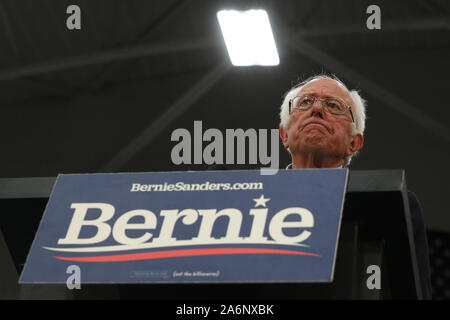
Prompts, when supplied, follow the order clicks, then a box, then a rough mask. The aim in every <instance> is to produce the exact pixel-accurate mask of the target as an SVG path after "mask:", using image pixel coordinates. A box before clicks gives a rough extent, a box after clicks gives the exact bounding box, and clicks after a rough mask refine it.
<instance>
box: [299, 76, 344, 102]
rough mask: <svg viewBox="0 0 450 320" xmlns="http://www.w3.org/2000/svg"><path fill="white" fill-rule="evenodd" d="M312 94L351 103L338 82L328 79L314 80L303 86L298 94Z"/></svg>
mask: <svg viewBox="0 0 450 320" xmlns="http://www.w3.org/2000/svg"><path fill="white" fill-rule="evenodd" d="M305 93H313V94H316V95H318V96H331V97H338V98H341V99H344V100H345V101H346V102H348V103H350V102H352V99H351V97H350V94H349V92H348V91H347V89H346V88H345V87H344V86H343V85H342V84H341V83H339V82H338V81H336V80H333V79H328V78H322V79H315V80H312V81H310V82H308V83H307V84H306V85H304V86H303V87H302V88H301V89H300V90H299V91H298V92H297V95H298V94H305Z"/></svg>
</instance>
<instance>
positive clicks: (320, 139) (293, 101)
mask: <svg viewBox="0 0 450 320" xmlns="http://www.w3.org/2000/svg"><path fill="white" fill-rule="evenodd" d="M365 120H366V106H365V101H364V100H363V99H362V98H361V97H360V95H359V94H358V92H356V91H350V90H348V89H347V87H346V86H345V85H344V84H343V83H342V82H341V81H340V80H338V79H337V78H334V77H328V76H315V77H312V78H310V79H308V80H306V81H303V82H302V83H300V84H299V85H297V86H295V87H294V88H292V89H291V90H290V91H289V92H288V93H287V94H286V96H285V97H284V100H283V103H282V105H281V112H280V137H281V140H282V142H283V145H284V147H285V148H286V149H287V150H288V151H289V152H290V153H291V157H292V163H291V164H290V165H289V166H288V169H302V168H339V167H344V166H348V164H349V163H350V160H351V158H352V156H354V155H355V154H356V153H357V152H358V151H359V150H360V149H361V148H362V146H363V143H364V137H363V134H364V128H365ZM408 198H409V204H410V210H411V217H412V222H413V228H414V238H415V244H416V255H417V258H418V262H419V273H420V278H421V282H422V290H423V295H424V298H425V299H430V298H431V282H430V268H429V256H428V245H427V240H426V232H425V226H424V223H423V220H422V214H421V208H420V204H419V202H418V201H417V198H416V197H415V195H414V193H412V192H410V191H408Z"/></svg>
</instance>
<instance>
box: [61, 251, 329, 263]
mask: <svg viewBox="0 0 450 320" xmlns="http://www.w3.org/2000/svg"><path fill="white" fill-rule="evenodd" d="M222 254H292V255H301V256H311V257H321V255H320V254H315V253H310V252H301V251H292V250H281V249H266V248H214V249H208V248H203V249H184V250H168V251H152V252H141V253H130V254H118V255H111V256H93V257H58V256H54V257H53V258H55V259H60V260H68V261H81V262H115V261H136V260H149V259H163V258H176V257H192V256H208V255H222Z"/></svg>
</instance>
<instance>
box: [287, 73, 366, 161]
mask: <svg viewBox="0 0 450 320" xmlns="http://www.w3.org/2000/svg"><path fill="white" fill-rule="evenodd" d="M303 94H309V95H313V96H315V97H317V98H321V99H324V98H340V99H341V100H343V101H344V102H345V104H346V105H350V106H353V101H352V99H351V97H350V95H349V94H348V92H347V91H346V90H345V89H344V88H343V87H341V85H340V84H339V83H338V82H336V81H334V80H332V79H318V80H314V81H312V82H310V83H308V84H306V85H305V86H304V87H303V88H302V89H301V90H300V91H299V92H298V93H297V96H300V95H303ZM351 133H352V117H351V115H350V111H349V110H347V111H346V113H345V114H343V115H335V114H331V113H329V112H328V111H325V109H324V108H323V107H322V103H321V101H319V100H317V101H316V102H315V103H314V105H313V106H312V107H311V108H310V109H308V110H306V111H300V110H295V109H294V110H292V112H291V116H290V119H289V125H288V127H287V128H282V127H280V136H281V139H282V140H283V144H284V146H285V147H286V148H289V150H290V151H291V154H292V155H293V157H294V156H296V155H297V154H315V155H316V156H320V157H322V158H330V159H332V158H336V159H344V158H345V157H346V156H349V155H352V154H353V153H355V152H356V151H358V150H359V149H360V148H361V147H362V143H363V138H362V135H360V134H358V135H356V136H352V134H351Z"/></svg>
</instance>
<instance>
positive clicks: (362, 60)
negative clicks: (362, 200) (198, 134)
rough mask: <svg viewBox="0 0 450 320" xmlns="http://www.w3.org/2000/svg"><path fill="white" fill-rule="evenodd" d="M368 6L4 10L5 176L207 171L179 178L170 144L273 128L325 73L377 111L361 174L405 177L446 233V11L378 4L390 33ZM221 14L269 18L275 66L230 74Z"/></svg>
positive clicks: (128, 5)
mask: <svg viewBox="0 0 450 320" xmlns="http://www.w3.org/2000/svg"><path fill="white" fill-rule="evenodd" d="M71 4H77V5H78V6H79V7H80V9H81V30H68V29H67V28H66V19H67V17H68V14H67V13H66V8H67V7H68V6H69V5H71ZM370 4H372V1H345V2H343V1H317V0H314V1H312V0H308V1H194V0H192V1H188V0H179V1H174V0H172V1H148V0H147V1H137V0H128V1H119V0H96V1H63V0H39V1H33V0H29V1H26V0H11V1H4V0H0V26H1V27H0V43H1V44H2V47H1V50H0V110H1V112H2V117H1V118H0V137H1V138H0V139H1V145H2V147H3V148H2V152H1V155H2V156H1V159H0V164H1V165H0V176H1V177H29V176H55V175H57V174H58V173H85V172H119V171H120V172H136V171H172V170H203V169H205V168H207V166H206V165H180V166H176V165H174V164H173V163H172V161H171V158H170V152H171V149H172V147H173V146H174V145H175V143H174V142H172V141H171V140H170V136H171V133H172V132H173V130H175V129H176V128H186V129H188V130H189V131H191V132H192V131H193V123H194V121H195V120H201V121H202V123H203V128H204V130H206V128H218V129H220V130H225V129H226V128H244V129H248V128H255V129H259V128H261V129H262V128H265V129H267V128H278V122H279V120H278V108H279V106H280V104H281V98H282V96H283V94H284V93H285V92H286V91H287V90H288V89H289V88H290V87H291V86H292V85H294V84H295V83H296V82H297V81H298V80H300V79H304V78H306V77H308V76H310V75H313V74H317V73H321V72H327V73H334V74H336V75H337V76H339V77H340V78H341V79H342V80H343V81H344V82H345V83H346V84H347V85H348V86H349V87H350V88H355V89H358V90H360V92H361V95H362V96H363V97H364V98H365V99H366V100H367V101H368V120H367V125H366V133H365V146H364V148H363V150H362V151H361V153H360V154H359V155H358V156H357V157H356V158H355V159H354V160H353V162H352V165H351V169H355V170H372V169H373V170H375V169H405V170H406V175H407V183H408V187H409V189H411V190H413V191H414V192H415V193H416V194H417V195H418V197H419V199H420V201H421V203H422V205H423V207H424V216H425V221H426V224H427V226H428V227H429V228H433V229H440V230H449V231H450V214H448V213H450V212H449V210H448V207H447V205H446V203H445V201H444V199H446V197H448V195H449V191H450V188H449V187H448V181H450V171H449V169H448V167H449V163H450V111H449V110H450V105H449V102H448V98H447V94H448V91H449V89H450V88H449V80H448V75H447V74H448V72H449V71H450V62H449V57H450V32H449V31H450V3H449V2H448V1H444V0H430V1H425V0H415V1H377V5H378V6H379V7H380V8H381V19H382V20H381V21H382V22H381V30H368V29H367V27H366V20H367V18H368V16H369V15H368V14H367V13H366V8H367V7H368V6H369V5H370ZM223 8H236V9H249V8H264V9H266V10H267V12H268V14H269V17H270V20H271V24H272V28H273V32H274V36H275V41H276V43H277V48H278V52H279V55H280V65H279V66H275V67H239V68H238V67H233V66H231V64H230V62H229V58H228V56H227V53H226V49H225V47H224V44H223V39H222V36H221V33H220V30H219V27H218V23H217V18H216V12H217V11H218V10H219V9H223ZM279 151H280V166H282V167H284V166H286V165H287V164H288V163H289V156H288V154H287V153H286V152H285V151H284V150H282V146H281V144H280V149H279ZM255 167H257V166H251V165H248V166H243V165H241V166H238V165H236V166H235V168H255Z"/></svg>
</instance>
